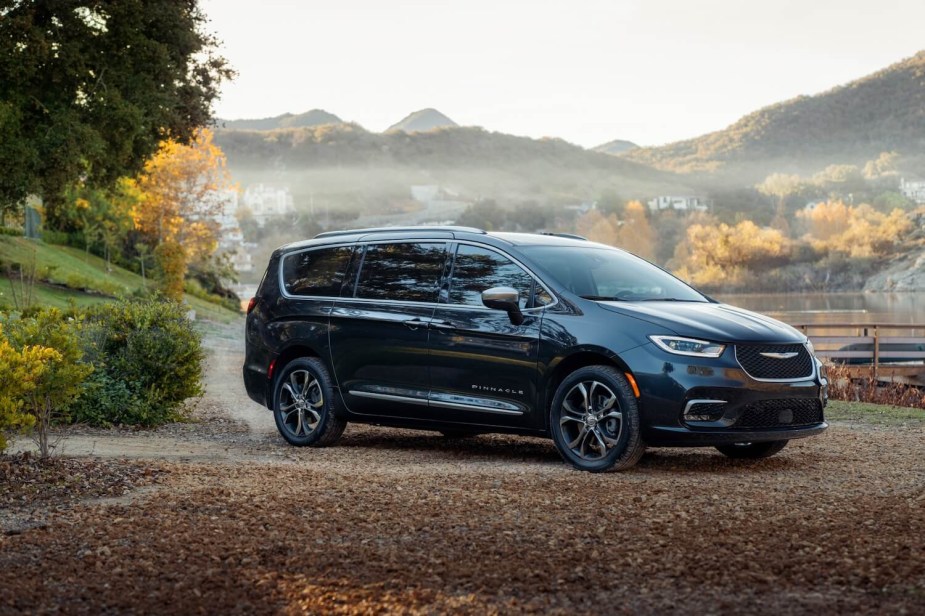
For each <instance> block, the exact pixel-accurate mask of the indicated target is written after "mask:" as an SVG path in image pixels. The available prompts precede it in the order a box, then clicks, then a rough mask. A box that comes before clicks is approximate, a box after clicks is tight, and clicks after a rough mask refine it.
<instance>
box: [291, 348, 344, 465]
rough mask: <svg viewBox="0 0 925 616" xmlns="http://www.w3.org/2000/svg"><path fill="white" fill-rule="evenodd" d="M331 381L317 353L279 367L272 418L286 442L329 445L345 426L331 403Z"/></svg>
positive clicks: (332, 392)
mask: <svg viewBox="0 0 925 616" xmlns="http://www.w3.org/2000/svg"><path fill="white" fill-rule="evenodd" d="M336 403H337V398H336V397H335V393H334V382H333V380H332V379H331V375H330V374H329V373H328V369H327V368H326V367H325V365H324V363H322V361H321V360H320V359H318V358H317V357H300V358H298V359H294V360H292V361H291V362H289V363H288V364H286V367H285V368H283V370H282V372H280V373H279V376H278V377H277V379H276V387H275V388H274V391H273V418H274V419H275V420H276V429H277V430H279V433H280V435H282V437H283V438H284V439H286V442H288V443H289V444H291V445H296V446H298V447H326V446H328V445H333V444H334V443H335V442H336V441H337V439H339V438H340V435H341V434H343V433H344V428H346V427H347V421H346V420H344V419H342V418H341V417H339V416H338V414H337V412H336V410H335V407H334V405H335V404H336Z"/></svg>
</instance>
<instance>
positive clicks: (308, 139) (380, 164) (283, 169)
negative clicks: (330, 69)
mask: <svg viewBox="0 0 925 616" xmlns="http://www.w3.org/2000/svg"><path fill="white" fill-rule="evenodd" d="M215 142H216V144H218V145H219V146H220V147H221V148H222V150H223V151H224V152H225V154H226V155H227V158H228V166H229V169H230V170H231V172H232V173H233V175H234V177H235V179H236V180H237V181H238V182H240V183H241V184H242V185H245V186H246V185H247V184H249V183H257V182H268V183H273V184H277V185H279V184H283V185H286V186H288V187H289V188H290V190H291V191H292V193H293V197H294V198H295V202H296V208H297V209H299V208H300V204H301V207H302V208H306V207H307V206H308V205H309V203H311V202H316V203H317V202H318V199H317V197H318V196H319V195H323V194H327V195H333V194H342V195H343V194H348V193H349V194H353V195H360V194H363V195H367V196H372V199H371V200H369V199H368V200H367V201H368V202H369V206H370V207H371V208H372V209H375V208H374V207H373V205H374V204H375V202H376V200H378V203H379V207H380V208H382V206H383V204H384V203H385V195H390V196H393V197H395V198H396V199H397V198H402V199H405V200H407V199H408V198H409V197H408V196H409V187H410V186H411V185H414V184H439V185H442V186H447V187H452V188H453V189H454V191H455V192H457V193H460V194H461V195H462V196H463V197H466V198H470V199H475V198H491V199H497V200H499V201H508V202H518V201H522V200H526V199H535V200H539V201H542V202H546V201H549V200H553V201H555V202H558V203H576V202H582V201H591V200H594V199H597V198H599V197H600V195H601V193H602V191H610V192H615V193H617V194H619V195H621V196H624V197H626V198H646V197H650V196H652V195H654V194H660V193H664V192H665V191H668V192H669V193H671V194H677V193H678V192H679V191H680V194H685V193H684V191H686V190H687V189H686V188H685V185H684V182H682V181H680V180H679V178H678V176H676V175H674V174H671V173H665V172H662V171H658V170H655V169H652V168H649V167H646V166H645V165H641V164H639V163H636V162H632V161H628V160H623V159H621V158H618V157H614V156H609V155H606V154H602V153H599V152H591V151H588V150H585V149H584V148H581V147H578V146H576V145H572V144H570V143H567V142H565V141H563V140H561V139H530V138H527V137H516V136H513V135H507V134H503V133H494V132H488V131H486V130H484V129H481V128H474V127H451V128H437V129H433V130H430V131H426V132H412V133H406V132H404V131H393V132H386V133H373V132H370V131H367V130H365V129H363V128H362V127H360V126H357V125H355V124H343V125H328V126H320V127H314V128H299V129H281V130H275V131H268V132H254V131H243V130H227V129H225V130H217V131H216V132H215Z"/></svg>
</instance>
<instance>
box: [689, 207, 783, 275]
mask: <svg viewBox="0 0 925 616" xmlns="http://www.w3.org/2000/svg"><path fill="white" fill-rule="evenodd" d="M790 249H791V247H790V241H789V240H788V239H787V238H786V237H785V236H784V234H783V233H781V232H780V231H779V230H777V229H770V228H762V227H759V226H758V225H756V224H755V223H753V222H752V221H750V220H745V221H742V222H740V223H738V224H737V225H734V226H730V225H727V224H725V223H722V224H720V225H718V226H715V225H704V224H695V225H691V226H690V227H689V228H688V230H687V239H686V242H685V243H684V245H683V246H680V247H679V250H678V254H677V257H678V259H679V260H680V262H681V263H680V267H679V269H678V273H679V275H680V276H681V277H682V278H685V279H686V280H689V281H690V282H692V283H693V284H695V285H717V284H734V283H739V282H742V281H743V280H744V277H745V276H747V275H748V271H749V268H761V267H769V266H772V265H775V264H777V263H779V262H781V261H782V260H785V259H786V258H787V257H788V256H789V254H790Z"/></svg>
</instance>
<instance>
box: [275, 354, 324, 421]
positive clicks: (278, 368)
mask: <svg viewBox="0 0 925 616" xmlns="http://www.w3.org/2000/svg"><path fill="white" fill-rule="evenodd" d="M300 357H317V358H318V359H320V360H321V361H322V362H324V364H325V365H328V362H327V361H325V360H324V358H323V357H322V356H321V354H320V353H318V351H316V350H315V349H314V348H312V347H311V346H309V345H307V344H305V343H302V342H295V343H293V344H290V345H289V346H287V347H285V348H284V349H283V350H282V351H280V353H279V355H277V356H276V358H275V359H274V360H273V361H272V362H271V365H272V366H273V374H272V376H271V378H270V379H269V382H268V383H267V386H268V387H269V391H268V392H267V408H268V409H270V410H271V411H272V410H273V404H274V398H275V397H276V383H277V379H278V377H279V374H280V373H281V372H282V371H283V368H285V367H286V365H287V364H288V363H289V362H291V361H292V360H293V359H298V358H300Z"/></svg>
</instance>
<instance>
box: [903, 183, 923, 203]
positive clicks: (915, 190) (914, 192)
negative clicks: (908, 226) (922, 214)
mask: <svg viewBox="0 0 925 616" xmlns="http://www.w3.org/2000/svg"><path fill="white" fill-rule="evenodd" d="M899 192H901V193H902V194H903V195H904V196H906V197H908V198H910V199H912V200H913V201H915V202H916V203H918V204H920V205H921V204H923V203H925V181H922V180H914V181H912V182H907V181H906V178H902V179H901V180H899Z"/></svg>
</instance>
